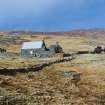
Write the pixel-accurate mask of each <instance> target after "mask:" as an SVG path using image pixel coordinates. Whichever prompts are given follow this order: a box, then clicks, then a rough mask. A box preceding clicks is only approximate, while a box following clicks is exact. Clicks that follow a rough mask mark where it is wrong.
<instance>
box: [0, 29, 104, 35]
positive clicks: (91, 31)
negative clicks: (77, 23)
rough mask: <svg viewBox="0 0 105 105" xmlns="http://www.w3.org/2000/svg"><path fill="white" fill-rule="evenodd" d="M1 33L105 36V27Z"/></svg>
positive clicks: (8, 32) (4, 33)
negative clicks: (63, 30)
mask: <svg viewBox="0 0 105 105" xmlns="http://www.w3.org/2000/svg"><path fill="white" fill-rule="evenodd" d="M0 34H1V35H68V36H84V37H102V36H105V29H80V30H72V31H65V32H32V31H6V32H0Z"/></svg>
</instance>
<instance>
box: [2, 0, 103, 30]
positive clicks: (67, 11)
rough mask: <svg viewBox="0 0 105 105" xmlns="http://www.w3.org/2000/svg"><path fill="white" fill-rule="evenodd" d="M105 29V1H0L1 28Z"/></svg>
mask: <svg viewBox="0 0 105 105" xmlns="http://www.w3.org/2000/svg"><path fill="white" fill-rule="evenodd" d="M83 28H105V0H0V29H1V30H15V29H17V30H34V31H66V30H72V29H83Z"/></svg>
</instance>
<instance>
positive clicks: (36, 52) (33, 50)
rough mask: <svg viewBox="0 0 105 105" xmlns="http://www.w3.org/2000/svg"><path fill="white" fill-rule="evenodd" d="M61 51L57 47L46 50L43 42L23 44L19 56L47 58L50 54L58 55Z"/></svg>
mask: <svg viewBox="0 0 105 105" xmlns="http://www.w3.org/2000/svg"><path fill="white" fill-rule="evenodd" d="M61 49H62V48H61V47H60V46H59V45H54V46H52V47H50V48H47V47H46V44H45V42H44V40H42V41H33V42H24V43H23V44H22V48H21V55H22V56H27V57H28V56H29V57H48V56H49V55H51V54H55V53H60V52H61Z"/></svg>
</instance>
